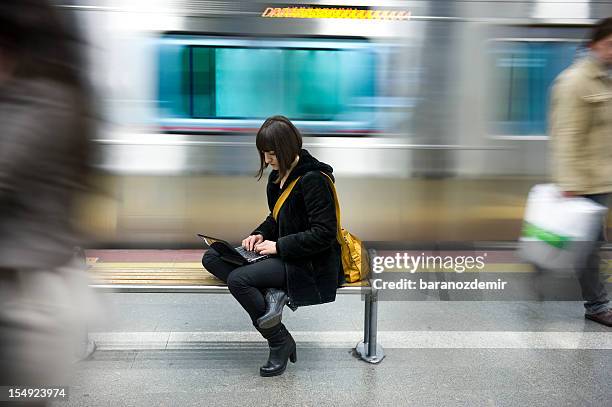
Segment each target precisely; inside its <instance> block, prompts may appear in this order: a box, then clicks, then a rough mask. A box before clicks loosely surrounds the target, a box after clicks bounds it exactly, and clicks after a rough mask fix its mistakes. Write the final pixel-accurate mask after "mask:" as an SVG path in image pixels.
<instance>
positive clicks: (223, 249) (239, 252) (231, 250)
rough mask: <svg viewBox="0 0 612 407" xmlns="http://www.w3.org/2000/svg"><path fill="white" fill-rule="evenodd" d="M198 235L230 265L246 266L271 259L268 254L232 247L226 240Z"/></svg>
mask: <svg viewBox="0 0 612 407" xmlns="http://www.w3.org/2000/svg"><path fill="white" fill-rule="evenodd" d="M197 235H198V237H199V238H200V239H202V240H204V242H205V243H206V244H207V245H208V247H211V248H213V249H215V250H216V251H217V252H218V253H219V254H220V257H221V259H223V260H225V261H227V262H228V263H232V264H236V265H238V266H244V265H245V264H252V263H255V262H258V261H261V260H264V259H267V258H268V257H270V256H268V255H267V254H259V253H257V252H255V251H249V250H247V249H245V248H244V247H242V246H238V247H232V245H230V244H229V243H228V242H226V241H225V240H221V239H217V238H216V237H211V236H206V235H202V234H200V233H198V234H197Z"/></svg>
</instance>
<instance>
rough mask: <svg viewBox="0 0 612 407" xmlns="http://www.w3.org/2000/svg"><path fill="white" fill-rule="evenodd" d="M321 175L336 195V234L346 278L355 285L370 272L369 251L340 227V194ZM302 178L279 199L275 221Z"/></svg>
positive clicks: (273, 213)
mask: <svg viewBox="0 0 612 407" xmlns="http://www.w3.org/2000/svg"><path fill="white" fill-rule="evenodd" d="M321 174H323V175H325V177H327V179H328V181H329V185H330V186H331V189H332V191H333V193H334V203H335V205H336V219H337V220H338V233H337V234H336V239H337V240H338V243H339V244H340V248H341V249H342V269H343V270H344V278H345V280H346V282H347V283H355V282H357V281H361V280H365V279H366V278H367V277H368V274H369V272H370V262H369V260H368V255H367V251H366V250H364V247H363V244H362V243H361V240H360V239H359V238H358V237H357V236H355V235H353V234H351V233H350V232H349V231H348V230H346V229H344V228H342V227H341V226H340V225H341V223H340V203H339V200H338V194H337V193H336V186H335V185H334V182H333V181H332V179H331V178H330V177H329V175H327V174H326V173H324V172H321ZM300 178H301V177H298V178H296V179H294V180H293V181H292V182H291V183H290V184H289V185H288V186H287V188H285V190H284V191H283V193H282V194H281V195H280V196H279V197H278V200H277V201H276V204H275V205H274V209H273V210H272V216H273V217H274V219H275V220H277V219H278V213H279V212H280V209H281V207H282V206H283V204H284V203H285V200H286V199H287V197H288V196H289V194H290V193H291V190H292V189H293V187H294V186H295V184H296V183H297V182H298V180H299V179H300Z"/></svg>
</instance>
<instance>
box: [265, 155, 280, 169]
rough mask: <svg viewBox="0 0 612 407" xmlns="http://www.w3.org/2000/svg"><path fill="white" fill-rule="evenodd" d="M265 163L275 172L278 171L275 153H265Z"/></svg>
mask: <svg viewBox="0 0 612 407" xmlns="http://www.w3.org/2000/svg"><path fill="white" fill-rule="evenodd" d="M264 161H265V162H266V164H268V165H269V166H270V167H272V169H273V170H277V171H278V160H277V159H276V154H275V153H274V151H264Z"/></svg>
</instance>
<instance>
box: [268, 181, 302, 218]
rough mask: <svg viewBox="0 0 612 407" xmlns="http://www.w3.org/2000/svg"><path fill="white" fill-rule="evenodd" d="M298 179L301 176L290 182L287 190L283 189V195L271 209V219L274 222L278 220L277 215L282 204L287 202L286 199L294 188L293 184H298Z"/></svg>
mask: <svg viewBox="0 0 612 407" xmlns="http://www.w3.org/2000/svg"><path fill="white" fill-rule="evenodd" d="M300 178H302V177H301V176H300V177H297V178H296V179H294V180H293V181H291V184H289V185H287V188H285V190H284V191H283V193H282V194H281V195H280V196H279V197H278V199H277V200H276V203H275V204H274V209H272V217H273V218H274V220H278V213H279V212H280V210H281V207H282V206H283V204H284V203H285V201H286V200H287V197H288V196H289V194H290V193H291V190H292V189H293V187H294V186H295V184H296V183H297V182H298V180H299V179H300Z"/></svg>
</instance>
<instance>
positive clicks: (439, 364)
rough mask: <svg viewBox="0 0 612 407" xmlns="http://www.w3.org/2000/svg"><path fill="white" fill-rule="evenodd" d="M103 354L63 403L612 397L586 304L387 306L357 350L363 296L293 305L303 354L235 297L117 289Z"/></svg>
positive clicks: (81, 373) (605, 342)
mask: <svg viewBox="0 0 612 407" xmlns="http://www.w3.org/2000/svg"><path fill="white" fill-rule="evenodd" d="M104 298H105V304H106V305H105V307H106V310H107V314H108V315H109V322H108V323H107V324H106V325H105V326H99V327H96V329H95V331H94V332H92V335H91V337H92V338H93V339H95V340H96V341H97V342H98V350H97V351H96V352H95V353H94V354H93V355H92V357H91V358H90V359H89V360H86V361H82V362H79V363H77V364H76V366H75V376H74V381H73V383H72V384H71V387H70V399H69V401H67V402H62V403H59V402H56V403H54V404H53V406H58V407H59V406H62V407H64V406H66V407H67V406H114V407H118V406H243V405H251V406H281V405H283V406H293V405H295V406H387V405H388V406H391V405H393V406H419V407H420V406H445V407H446V406H470V407H471V406H572V407H575V406H602V407H603V406H606V407H607V406H610V405H612V389H611V384H612V371H611V368H612V329H610V328H606V327H604V326H601V325H598V324H595V323H593V322H591V321H586V320H585V319H584V317H583V310H582V305H581V304H580V303H578V302H543V303H537V302H514V303H511V302H494V301H491V302H466V301H460V302H440V301H420V302H417V301H414V302H381V303H380V304H379V306H380V308H379V312H380V319H379V330H380V332H379V333H380V340H381V343H382V344H383V346H385V352H386V358H385V359H384V360H383V361H382V362H381V363H380V364H378V365H369V364H367V363H365V362H363V361H361V360H358V359H356V358H355V357H353V356H352V355H351V347H352V346H354V344H355V343H356V342H357V341H358V340H359V339H360V335H361V329H362V318H363V302H362V301H361V299H360V298H359V296H339V297H338V299H337V301H336V302H335V303H332V304H324V305H320V306H314V307H304V308H300V309H299V310H298V311H297V312H295V313H292V312H289V311H288V310H287V312H285V314H284V321H285V324H286V325H287V326H288V327H289V329H290V330H291V331H292V332H293V333H294V334H295V337H296V340H297V342H298V362H297V363H296V364H295V365H290V366H288V368H287V371H286V372H285V374H284V375H282V376H280V377H275V378H262V377H260V376H259V375H258V368H259V366H260V365H261V364H262V363H263V362H264V361H265V360H266V357H267V348H266V346H265V343H264V342H263V340H262V339H261V338H259V336H258V334H257V332H255V330H254V329H253V328H252V326H251V325H250V321H249V320H248V318H247V315H246V313H245V312H244V311H243V310H242V309H241V308H240V307H239V305H238V304H237V303H236V302H235V301H234V300H233V298H232V297H231V296H229V295H217V294H210V295H198V294H119V293H113V294H105V297H104Z"/></svg>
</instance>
